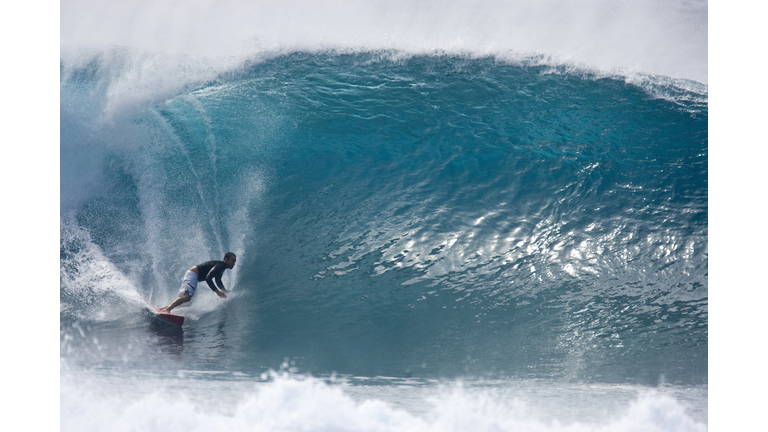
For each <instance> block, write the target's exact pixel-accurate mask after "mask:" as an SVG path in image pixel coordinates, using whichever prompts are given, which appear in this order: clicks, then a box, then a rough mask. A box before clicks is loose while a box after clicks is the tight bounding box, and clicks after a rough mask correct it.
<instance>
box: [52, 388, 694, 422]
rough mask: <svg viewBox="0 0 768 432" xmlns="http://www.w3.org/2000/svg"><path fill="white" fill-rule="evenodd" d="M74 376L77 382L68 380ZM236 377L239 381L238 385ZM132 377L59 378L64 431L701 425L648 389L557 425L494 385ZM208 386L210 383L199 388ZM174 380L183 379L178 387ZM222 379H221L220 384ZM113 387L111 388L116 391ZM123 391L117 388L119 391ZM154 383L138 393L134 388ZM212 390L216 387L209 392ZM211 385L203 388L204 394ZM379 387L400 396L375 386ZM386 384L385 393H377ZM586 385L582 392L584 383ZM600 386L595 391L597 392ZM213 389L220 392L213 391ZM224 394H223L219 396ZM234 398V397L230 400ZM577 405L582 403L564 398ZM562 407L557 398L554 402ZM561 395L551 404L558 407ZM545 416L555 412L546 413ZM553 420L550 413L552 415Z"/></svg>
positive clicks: (538, 411) (551, 407) (663, 396)
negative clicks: (418, 391) (398, 401)
mask: <svg viewBox="0 0 768 432" xmlns="http://www.w3.org/2000/svg"><path fill="white" fill-rule="evenodd" d="M75 382H78V384H75ZM242 382H243V381H241V383H242ZM184 383H185V382H183V381H157V382H144V381H143V380H142V381H136V382H134V383H133V384H132V385H133V386H135V387H133V389H132V390H130V391H127V390H126V388H125V387H124V386H125V382H123V383H117V382H114V381H113V382H112V383H111V385H106V386H105V385H104V383H99V384H95V383H91V384H84V382H83V380H81V379H78V380H77V381H76V380H70V379H63V380H62V385H61V430H62V431H78V432H84V431H101V430H105V429H107V430H114V431H123V430H125V431H129V430H130V431H132V430H142V431H176V430H178V431H182V430H183V431H192V432H193V431H211V430H226V431H228V432H237V431H255V430H257V431H286V432H288V431H356V432H364V431H400V432H406V431H435V432H438V431H441V432H442V431H468V430H472V431H479V432H482V431H512V430H514V431H570V432H577V431H578V432H581V431H605V432H608V431H611V432H622V431H638V432H639V431H643V432H654V431H705V430H707V426H706V425H705V424H702V423H697V422H695V421H694V420H692V419H691V418H690V417H689V416H688V415H686V413H685V411H684V409H683V406H682V405H681V404H680V403H679V402H677V401H676V400H675V399H673V398H671V397H669V396H667V395H662V394H657V393H645V394H641V395H639V396H638V397H636V398H635V399H634V400H632V401H631V402H629V403H628V405H626V406H623V407H622V408H621V409H619V410H617V411H616V412H614V413H611V414H608V415H606V416H603V417H595V416H584V418H583V419H581V420H578V421H567V422H561V421H559V420H557V419H553V417H555V416H551V415H547V413H542V412H541V411H540V410H534V409H531V408H530V407H529V406H528V404H527V402H526V400H524V399H523V398H518V397H514V398H500V397H499V394H498V392H496V391H494V390H493V389H485V390H480V391H468V390H465V389H464V388H463V387H462V386H460V385H454V386H449V387H446V388H444V389H442V390H439V391H437V392H436V395H435V396H432V397H427V398H426V399H424V400H421V401H419V402H418V403H420V404H422V405H423V406H424V407H426V408H425V410H424V413H423V414H413V413H412V412H409V411H408V410H405V409H402V408H399V407H395V406H393V405H392V404H391V403H388V402H385V401H384V400H382V399H381V398H376V397H368V398H364V399H361V398H353V397H352V396H350V395H349V394H348V393H347V392H346V391H345V387H344V386H343V385H336V384H326V383H325V382H322V381H319V380H317V379H312V378H306V377H295V376H294V377H288V376H286V375H274V374H273V376H272V379H271V380H269V381H268V382H265V383H253V384H251V383H247V382H246V383H247V386H249V388H250V389H249V390H242V388H243V385H236V384H231V383H230V384H227V383H217V382H215V381H204V382H201V383H202V384H203V386H202V387H198V388H195V385H194V384H193V385H192V386H190V385H189V384H186V386H185V384H184ZM206 383H207V384H206ZM179 384H182V385H181V386H179ZM219 384H221V385H219ZM115 387H118V388H115ZM120 387H122V388H120ZM139 387H140V388H141V389H142V390H143V391H145V392H146V391H147V389H155V390H154V391H151V392H149V393H144V394H141V395H138V394H136V391H135V390H136V389H137V388H139ZM214 388H216V390H214ZM208 389H210V390H208ZM378 389H379V390H378V391H389V392H392V391H395V392H407V388H406V390H403V388H397V387H387V386H385V387H379V388H378ZM382 389H383V390H382ZM584 390H585V391H586V390H588V388H587V387H585V388H584ZM597 391H598V392H599V391H601V390H599V389H598V390H597ZM219 393H220V394H219ZM221 395H225V397H223V398H222V397H219V396H221ZM233 400H234V402H232V401H233ZM571 402H572V403H576V404H578V403H579V401H571ZM559 403H563V402H562V401H560V402H559ZM557 405H558V401H554V403H553V404H552V405H551V406H550V410H552V411H557V410H558V409H560V408H561V407H558V406H557ZM550 414H552V413H550ZM555 418H556V417H555Z"/></svg>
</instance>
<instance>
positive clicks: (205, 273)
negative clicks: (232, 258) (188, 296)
mask: <svg viewBox="0 0 768 432" xmlns="http://www.w3.org/2000/svg"><path fill="white" fill-rule="evenodd" d="M226 269H227V265H226V264H225V263H224V261H208V262H204V263H202V264H198V265H197V280H205V281H206V282H208V286H209V287H211V290H213V291H216V290H217V288H216V285H214V284H213V279H214V278H216V279H219V280H220V279H221V275H222V274H224V270H226Z"/></svg>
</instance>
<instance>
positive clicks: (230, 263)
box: [224, 257, 237, 269]
mask: <svg viewBox="0 0 768 432" xmlns="http://www.w3.org/2000/svg"><path fill="white" fill-rule="evenodd" d="M236 261H237V257H229V258H228V259H225V260H224V264H226V265H227V268H229V269H231V268H232V267H234V266H235V262H236Z"/></svg>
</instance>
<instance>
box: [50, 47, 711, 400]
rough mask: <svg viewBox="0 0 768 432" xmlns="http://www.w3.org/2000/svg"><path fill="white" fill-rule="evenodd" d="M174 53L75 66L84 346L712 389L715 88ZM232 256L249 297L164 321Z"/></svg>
mask: <svg viewBox="0 0 768 432" xmlns="http://www.w3.org/2000/svg"><path fill="white" fill-rule="evenodd" d="M156 60H157V58H155V57H152V56H150V55H148V54H145V53H144V54H142V53H138V52H136V51H131V50H128V49H118V48H116V49H114V50H112V51H108V52H101V53H99V54H96V55H92V56H84V57H79V58H77V59H76V60H72V59H70V58H63V59H62V62H61V71H62V72H61V298H60V303H61V356H62V359H63V361H65V362H67V364H71V365H80V366H82V367H85V368H86V369H93V368H96V369H99V368H128V369H136V370H139V369H141V370H155V369H178V368H179V367H180V366H179V362H181V364H182V368H184V369H196V370H221V369H226V370H237V371H241V372H242V373H247V374H249V373H254V374H258V373H262V372H264V371H265V370H267V369H270V368H272V369H274V368H277V367H278V366H279V365H280V364H282V363H283V362H284V361H285V360H286V359H288V360H289V361H290V364H291V365H292V366H294V367H295V368H297V369H298V370H300V371H302V372H308V373H312V374H316V375H324V374H332V373H339V374H348V375H353V376H367V377H375V376H388V377H416V378H438V377H486V378H509V377H514V378H532V379H555V380H564V381H573V382H602V383H640V384H657V383H658V382H659V381H665V382H670V383H679V384H682V385H699V384H706V383H707V347H708V343H707V329H708V324H707V308H708V283H707V247H708V241H707V209H708V202H707V191H708V186H707V176H708V165H707V157H708V156H707V155H708V150H707V145H708V132H707V121H708V118H707V117H708V107H707V90H706V87H705V86H701V85H699V84H696V83H693V82H690V81H674V80H665V79H663V78H661V77H653V76H645V77H638V76H636V75H635V76H632V77H631V78H627V77H622V76H618V75H615V76H608V75H597V74H594V73H589V72H586V71H580V70H575V69H572V68H565V67H562V66H547V65H545V64H543V63H542V62H539V61H537V59H535V58H533V59H531V58H529V59H518V60H515V61H501V60H499V59H498V58H482V57H481V58H470V57H456V56H440V55H431V56H410V55H401V54H399V53H398V52H393V51H382V52H363V53H346V54H343V53H327V52H326V53H293V54H287V55H277V56H272V57H263V58H260V59H251V60H249V61H246V62H244V63H240V64H239V65H238V66H237V67H232V68H229V69H228V70H227V71H226V72H224V73H221V72H220V71H215V68H210V67H209V65H206V64H204V63H201V62H200V61H198V60H196V59H195V58H191V57H179V58H177V59H176V60H174V61H173V62H171V61H169V60H167V59H166V60H164V61H165V63H162V64H161V62H159V61H156ZM137 65H139V66H137ZM147 65H154V66H152V67H156V69H157V70H160V71H161V72H162V71H165V70H166V69H167V71H168V73H157V70H155V75H156V76H158V75H162V76H163V77H165V78H166V79H167V81H163V80H161V79H157V80H156V81H154V82H153V83H152V84H151V85H150V84H147V83H146V81H145V80H144V78H146V76H147V75H146V74H145V75H142V71H144V69H143V68H147V67H149V66H147ZM163 68H166V69H163ZM212 70H214V71H213V72H211V71H212ZM174 74H177V75H179V76H181V75H183V76H185V77H187V81H184V82H182V84H179V83H178V82H172V81H173V80H172V78H173V76H175V75H174ZM190 76H194V79H191V78H189V77H190ZM182 81H183V80H182ZM136 83H141V84H142V85H143V87H141V86H139V85H137V84H136ZM129 96H130V97H129ZM131 97H135V98H136V100H132V99H131ZM229 250H231V251H233V252H235V253H236V254H237V255H238V263H237V266H236V267H235V268H234V269H233V270H232V271H229V272H228V276H226V277H225V278H224V282H225V284H227V285H228V287H232V288H233V290H234V291H233V293H232V295H231V296H230V298H229V299H227V300H225V301H222V300H220V299H218V298H217V297H216V296H214V295H213V294H212V293H210V292H208V290H207V289H200V290H198V293H199V294H198V296H197V298H196V300H195V303H194V304H193V306H191V307H190V308H188V309H186V310H184V311H181V310H180V311H181V313H182V314H185V315H186V316H187V324H185V327H184V328H183V329H182V330H179V331H175V330H168V329H164V328H157V327H156V326H153V325H148V324H147V321H146V317H144V316H142V315H141V304H142V303H143V302H144V301H146V302H149V303H152V304H154V305H156V306H159V305H161V304H167V303H169V302H170V301H171V300H172V299H173V298H174V297H175V293H176V291H177V289H178V286H179V284H180V280H181V276H182V275H183V273H184V271H185V270H186V269H187V268H189V267H190V266H192V265H195V264H197V263H200V262H203V261H206V260H209V259H220V258H221V256H223V253H224V252H226V251H229Z"/></svg>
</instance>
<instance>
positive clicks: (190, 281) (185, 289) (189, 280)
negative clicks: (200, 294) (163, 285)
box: [179, 270, 197, 297]
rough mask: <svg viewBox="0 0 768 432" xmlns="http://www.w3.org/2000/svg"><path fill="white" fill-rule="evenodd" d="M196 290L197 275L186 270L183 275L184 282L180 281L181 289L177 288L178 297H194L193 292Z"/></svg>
mask: <svg viewBox="0 0 768 432" xmlns="http://www.w3.org/2000/svg"><path fill="white" fill-rule="evenodd" d="M196 289H197V273H195V272H193V271H192V270H187V272H186V273H184V280H182V281H181V288H179V297H183V296H185V295H188V296H192V297H194V296H195V290H196Z"/></svg>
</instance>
